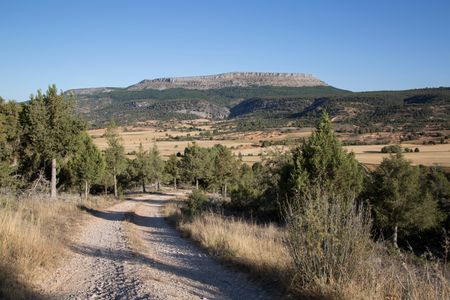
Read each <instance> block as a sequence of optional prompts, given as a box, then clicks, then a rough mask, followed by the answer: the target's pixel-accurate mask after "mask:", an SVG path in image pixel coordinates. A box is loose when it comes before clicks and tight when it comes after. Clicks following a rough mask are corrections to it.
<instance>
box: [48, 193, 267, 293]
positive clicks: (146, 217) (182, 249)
mask: <svg viewBox="0 0 450 300" xmlns="http://www.w3.org/2000/svg"><path fill="white" fill-rule="evenodd" d="M174 197H175V195H174V194H147V195H141V196H139V197H134V198H129V199H127V200H126V201H124V202H122V203H119V204H117V205H114V206H112V207H111V208H109V209H108V210H104V211H95V210H90V211H89V212H90V213H91V215H92V216H90V217H89V220H88V222H87V223H86V225H84V226H83V227H82V231H81V232H80V234H78V235H77V236H76V237H74V238H73V241H72V242H71V244H70V246H69V247H70V251H71V255H70V257H69V258H68V259H65V260H64V261H63V262H62V264H61V266H60V267H59V268H58V269H57V270H56V271H55V272H54V273H53V274H52V275H51V276H50V277H49V278H48V279H47V280H46V281H45V284H44V285H43V292H44V293H45V294H46V295H48V296H49V297H50V298H55V299H266V298H268V295H267V294H266V292H265V291H264V290H262V289H261V288H260V287H259V286H257V285H255V284H254V283H252V282H251V281H250V280H249V279H248V278H247V276H246V275H245V274H243V273H239V272H235V271H232V270H229V269H227V268H225V267H223V266H222V265H220V264H219V263H218V262H216V261H215V260H214V259H213V258H211V257H210V256H209V255H207V254H206V253H205V252H203V251H202V250H200V249H199V248H198V247H196V246H195V245H194V244H192V243H191V242H190V241H188V240H185V239H184V238H182V237H181V236H180V234H179V233H178V232H177V231H176V230H175V229H173V228H172V227H171V226H170V225H169V224H167V223H166V221H165V219H164V217H163V215H162V214H161V208H162V207H163V205H164V204H165V203H166V201H169V200H171V199H173V198H174ZM130 212H132V213H130ZM126 220H128V222H129V223H131V226H134V229H135V232H137V238H138V239H139V244H140V245H142V247H139V248H140V249H139V250H136V249H131V248H130V245H129V244H130V243H129V241H128V237H127V230H126V228H125V226H126V225H125V222H126ZM127 226H129V225H127ZM134 238H136V237H134Z"/></svg>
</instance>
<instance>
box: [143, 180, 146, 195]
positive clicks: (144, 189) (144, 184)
mask: <svg viewBox="0 0 450 300" xmlns="http://www.w3.org/2000/svg"><path fill="white" fill-rule="evenodd" d="M142 192H143V193H145V192H146V190H145V179H144V178H142Z"/></svg>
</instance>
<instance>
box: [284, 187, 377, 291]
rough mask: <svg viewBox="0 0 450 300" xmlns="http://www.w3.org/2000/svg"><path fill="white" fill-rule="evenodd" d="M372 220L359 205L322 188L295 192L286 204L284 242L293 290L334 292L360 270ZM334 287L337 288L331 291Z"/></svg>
mask: <svg viewBox="0 0 450 300" xmlns="http://www.w3.org/2000/svg"><path fill="white" fill-rule="evenodd" d="M370 230H371V221H370V218H369V217H368V214H367V213H366V210H365V209H363V208H362V207H359V208H358V207H356V206H355V205H354V204H353V202H351V203H350V202H348V201H347V199H342V197H340V196H339V195H334V194H332V193H330V192H328V191H327V190H325V189H322V188H315V189H314V190H312V191H311V192H309V193H308V194H307V195H304V196H303V197H301V198H299V197H295V199H294V200H293V201H292V203H291V204H290V205H289V207H288V209H287V232H288V233H287V234H288V237H287V244H288V247H289V250H290V253H291V257H292V260H293V263H294V273H295V275H294V281H293V284H294V286H295V289H296V290H301V291H304V293H306V294H310V295H318V294H321V295H323V294H324V287H327V289H328V290H329V291H330V293H331V294H330V295H329V296H330V297H332V298H334V297H337V298H340V296H339V294H342V293H344V291H345V290H346V289H347V288H348V287H349V286H350V285H351V284H353V283H354V282H355V280H356V278H357V277H358V276H361V274H360V273H361V270H364V269H365V267H363V265H364V264H365V262H366V261H368V260H369V256H370V253H371V251H370V249H371V248H372V244H373V243H372V241H371V239H370ZM336 293H337V294H336Z"/></svg>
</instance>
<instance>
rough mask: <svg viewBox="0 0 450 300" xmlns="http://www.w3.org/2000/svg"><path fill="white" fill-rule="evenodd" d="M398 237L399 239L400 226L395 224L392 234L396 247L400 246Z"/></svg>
mask: <svg viewBox="0 0 450 300" xmlns="http://www.w3.org/2000/svg"><path fill="white" fill-rule="evenodd" d="M397 239H398V226H397V225H395V226H394V235H393V236H392V243H393V244H394V247H395V248H398V243H397Z"/></svg>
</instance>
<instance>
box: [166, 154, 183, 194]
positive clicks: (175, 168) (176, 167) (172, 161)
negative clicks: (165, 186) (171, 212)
mask: <svg viewBox="0 0 450 300" xmlns="http://www.w3.org/2000/svg"><path fill="white" fill-rule="evenodd" d="M164 170H165V172H166V173H167V174H169V176H170V177H171V178H172V180H173V187H174V188H175V189H177V180H178V179H179V178H180V161H179V160H178V158H177V156H176V155H175V154H171V155H170V156H169V159H168V160H167V161H166V163H165V166H164Z"/></svg>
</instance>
